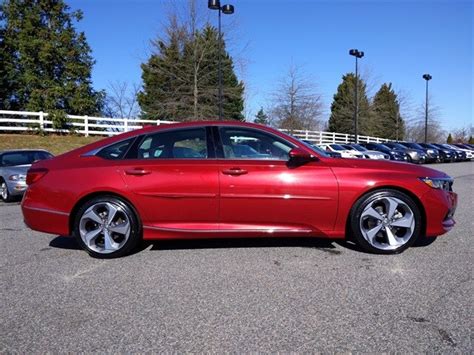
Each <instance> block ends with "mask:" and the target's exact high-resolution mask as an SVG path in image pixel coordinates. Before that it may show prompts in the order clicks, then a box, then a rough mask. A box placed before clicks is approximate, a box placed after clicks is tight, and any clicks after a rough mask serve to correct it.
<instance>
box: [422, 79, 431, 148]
mask: <svg viewBox="0 0 474 355" xmlns="http://www.w3.org/2000/svg"><path fill="white" fill-rule="evenodd" d="M423 79H425V80H426V103H425V143H428V81H430V80H431V79H433V77H432V76H431V75H430V74H423Z"/></svg>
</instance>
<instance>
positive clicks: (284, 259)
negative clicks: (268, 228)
mask: <svg viewBox="0 0 474 355" xmlns="http://www.w3.org/2000/svg"><path fill="white" fill-rule="evenodd" d="M431 167H433V168H436V169H439V170H443V171H445V172H447V173H448V174H450V175H451V176H453V177H455V178H456V180H455V184H454V190H455V191H456V192H457V193H458V194H459V206H458V210H457V213H456V220H457V225H456V227H455V229H454V230H452V231H451V232H450V233H449V234H447V235H445V236H442V237H439V238H437V239H436V240H434V241H433V242H432V243H427V242H421V243H419V244H418V246H416V247H412V248H410V249H409V250H407V251H406V252H405V253H403V254H401V255H395V256H378V255H371V254H366V253H363V252H361V251H359V250H358V249H357V248H355V247H354V246H352V245H351V244H346V243H335V242H332V241H325V240H319V239H247V240H242V239H235V240H224V241H222V240H216V241H166V242H156V243H154V244H149V245H144V248H143V250H141V251H140V252H138V253H135V254H133V255H131V256H128V257H126V258H122V259H115V260H108V261H103V260H96V259H92V258H90V257H89V256H87V254H86V253H85V252H83V251H81V250H79V249H78V247H77V245H76V243H75V241H74V240H72V239H70V238H65V237H60V236H51V235H46V234H41V233H37V232H33V231H30V230H28V229H27V228H26V227H25V226H24V224H23V222H22V217H21V212H20V206H19V205H18V203H13V204H1V203H0V293H1V296H0V353H4V352H6V353H39V352H41V353H43V352H47V351H50V352H54V353H57V352H72V353H74V352H79V351H81V352H144V351H149V352H164V351H166V352H204V351H206V352H218V353H220V352H224V351H226V352H249V351H266V352H276V351H283V352H288V351H293V352H316V351H328V352H333V351H337V352H342V351H360V352H374V353H378V352H388V351H398V352H408V351H410V352H460V353H470V352H471V351H472V344H471V337H472V333H471V332H472V326H473V323H472V314H473V313H474V312H473V310H472V295H473V287H472V252H471V251H472V246H471V244H470V243H471V239H472V236H473V232H472V229H473V228H472V227H473V221H474V203H473V200H474V192H473V191H474V189H473V188H472V187H473V185H474V163H469V162H468V163H456V164H439V165H432V166H431Z"/></svg>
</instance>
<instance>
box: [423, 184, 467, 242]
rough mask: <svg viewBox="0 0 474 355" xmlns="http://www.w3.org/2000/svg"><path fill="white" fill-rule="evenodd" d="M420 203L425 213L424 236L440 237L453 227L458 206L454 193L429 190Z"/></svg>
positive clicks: (456, 196)
mask: <svg viewBox="0 0 474 355" xmlns="http://www.w3.org/2000/svg"><path fill="white" fill-rule="evenodd" d="M421 201H422V203H423V205H424V206H425V212H426V236H428V237H435V236H438V235H442V234H445V233H447V232H449V231H450V230H451V229H452V228H453V227H454V225H455V223H456V222H455V221H454V213H455V211H456V207H457V204H458V195H457V194H456V193H455V192H452V191H445V190H438V189H431V190H429V191H428V192H427V193H425V195H423V197H422V199H421Z"/></svg>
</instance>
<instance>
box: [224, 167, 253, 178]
mask: <svg viewBox="0 0 474 355" xmlns="http://www.w3.org/2000/svg"><path fill="white" fill-rule="evenodd" d="M222 173H223V174H225V175H233V176H239V175H244V174H247V173H248V171H247V170H244V169H241V168H230V169H225V170H222Z"/></svg>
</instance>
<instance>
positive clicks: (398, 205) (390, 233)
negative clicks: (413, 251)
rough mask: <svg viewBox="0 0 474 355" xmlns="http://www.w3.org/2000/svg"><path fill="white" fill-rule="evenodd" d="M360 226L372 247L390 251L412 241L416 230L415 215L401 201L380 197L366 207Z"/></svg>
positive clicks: (389, 197) (395, 198)
mask: <svg viewBox="0 0 474 355" xmlns="http://www.w3.org/2000/svg"><path fill="white" fill-rule="evenodd" d="M359 225H360V231H361V232H362V236H363V237H364V239H365V240H366V241H367V242H368V243H369V244H370V245H371V246H372V247H374V248H376V249H379V250H387V251H390V250H395V249H398V248H400V247H402V246H403V245H405V244H406V243H407V242H408V241H409V240H410V238H411V237H412V235H413V233H414V230H415V215H414V213H413V210H412V209H411V208H410V207H409V206H408V205H407V204H406V203H405V202H403V201H402V200H401V199H399V198H397V197H393V196H387V197H379V198H377V199H375V200H373V201H371V202H370V203H369V204H368V205H367V206H365V208H364V210H363V211H362V214H361V216H360V221H359Z"/></svg>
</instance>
